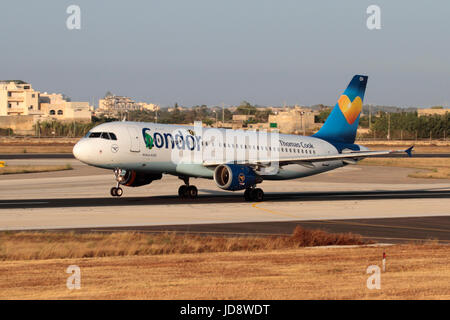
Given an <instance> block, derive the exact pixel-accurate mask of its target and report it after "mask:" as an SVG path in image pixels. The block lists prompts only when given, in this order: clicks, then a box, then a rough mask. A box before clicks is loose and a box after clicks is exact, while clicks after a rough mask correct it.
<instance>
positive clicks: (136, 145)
mask: <svg viewBox="0 0 450 320" xmlns="http://www.w3.org/2000/svg"><path fill="white" fill-rule="evenodd" d="M127 129H128V134H129V136H130V142H131V143H130V151H131V152H140V151H141V148H140V139H139V136H140V135H139V128H137V127H127Z"/></svg>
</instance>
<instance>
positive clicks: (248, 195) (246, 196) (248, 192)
mask: <svg viewBox="0 0 450 320" xmlns="http://www.w3.org/2000/svg"><path fill="white" fill-rule="evenodd" d="M251 192H252V189H245V191H244V199H245V201H251V200H252V197H251Z"/></svg>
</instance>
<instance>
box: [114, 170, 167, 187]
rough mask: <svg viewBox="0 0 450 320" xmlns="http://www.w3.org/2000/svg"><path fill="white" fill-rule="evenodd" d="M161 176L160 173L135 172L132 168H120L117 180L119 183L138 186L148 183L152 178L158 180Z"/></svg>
mask: <svg viewBox="0 0 450 320" xmlns="http://www.w3.org/2000/svg"><path fill="white" fill-rule="evenodd" d="M161 178H162V174H161V173H155V174H148V173H142V172H136V171H134V170H122V172H121V173H120V174H119V176H118V181H119V183H120V184H122V185H124V186H127V187H140V186H144V185H146V184H150V183H151V182H152V181H153V180H159V179H161Z"/></svg>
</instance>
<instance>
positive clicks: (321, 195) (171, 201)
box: [0, 189, 450, 210]
mask: <svg viewBox="0 0 450 320" xmlns="http://www.w3.org/2000/svg"><path fill="white" fill-rule="evenodd" d="M199 191H202V190H201V189H200V190H199ZM264 197H265V198H264V199H265V200H266V201H270V202H283V201H302V202H308V201H340V200H341V201H343V200H386V199H450V191H449V190H423V191H422V190H417V191H416V190H406V191H402V190H400V191H359V192H358V191H352V192H326V193H325V192H288V193H266V194H265V196H264ZM243 202H244V200H243V195H242V193H233V194H226V195H221V194H220V195H199V197H198V198H197V199H195V200H193V199H180V198H179V197H178V196H175V195H173V196H154V197H124V198H112V197H97V198H55V199H52V198H40V199H29V200H28V199H8V200H0V209H31V208H40V209H42V208H69V207H70V208H76V207H114V206H117V207H126V206H152V205H172V206H174V205H180V206H183V205H186V204H187V205H189V204H221V203H243ZM449 210H450V209H449Z"/></svg>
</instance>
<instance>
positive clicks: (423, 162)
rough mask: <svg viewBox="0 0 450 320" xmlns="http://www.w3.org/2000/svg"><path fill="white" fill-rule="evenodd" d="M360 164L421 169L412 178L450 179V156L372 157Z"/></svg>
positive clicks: (411, 175)
mask: <svg viewBox="0 0 450 320" xmlns="http://www.w3.org/2000/svg"><path fill="white" fill-rule="evenodd" d="M359 164H361V165H372V166H387V167H403V168H416V169H420V170H418V171H417V172H415V173H412V174H410V175H409V177H411V178H433V179H450V158H414V156H413V157H412V158H406V157H405V158H370V159H364V160H362V161H361V162H359Z"/></svg>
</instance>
